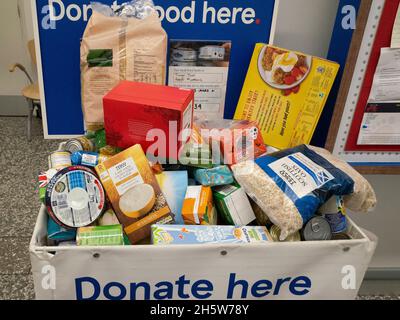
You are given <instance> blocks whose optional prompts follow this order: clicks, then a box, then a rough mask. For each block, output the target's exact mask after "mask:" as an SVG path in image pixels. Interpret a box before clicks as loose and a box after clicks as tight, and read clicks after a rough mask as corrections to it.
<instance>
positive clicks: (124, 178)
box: [96, 145, 174, 243]
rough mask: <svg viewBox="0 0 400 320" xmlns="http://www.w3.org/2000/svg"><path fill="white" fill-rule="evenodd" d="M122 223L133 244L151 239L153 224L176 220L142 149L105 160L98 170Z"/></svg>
mask: <svg viewBox="0 0 400 320" xmlns="http://www.w3.org/2000/svg"><path fill="white" fill-rule="evenodd" d="M96 171H97V173H98V175H99V177H100V179H101V182H102V184H103V186H104V189H105V190H106V192H107V196H108V199H109V200H110V202H111V204H112V206H113V209H114V211H115V214H116V215H117V218H118V220H119V222H120V223H121V224H122V225H123V226H124V231H125V233H126V235H127V236H128V238H129V240H130V242H131V243H137V242H139V241H140V240H143V239H145V238H147V237H148V236H150V227H151V225H152V224H155V223H159V224H168V223H173V222H174V218H173V214H172V213H171V210H170V208H169V206H168V204H167V200H166V199H165V196H164V195H163V193H162V192H161V189H160V186H159V184H158V182H157V179H156V177H155V175H154V173H153V171H152V170H151V167H150V165H149V161H148V159H147V158H146V155H145V154H144V152H143V149H142V147H141V146H140V145H135V146H133V147H131V148H129V149H126V150H125V151H122V152H121V153H118V154H117V155H115V156H113V157H111V158H110V159H107V160H105V161H104V162H103V163H100V164H99V165H98V166H97V167H96Z"/></svg>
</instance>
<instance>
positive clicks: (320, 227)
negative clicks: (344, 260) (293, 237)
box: [303, 217, 332, 241]
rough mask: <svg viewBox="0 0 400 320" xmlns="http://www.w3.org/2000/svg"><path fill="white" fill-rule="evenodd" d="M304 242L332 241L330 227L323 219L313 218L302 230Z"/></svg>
mask: <svg viewBox="0 0 400 320" xmlns="http://www.w3.org/2000/svg"><path fill="white" fill-rule="evenodd" d="M303 239H304V240H305V241H324V240H331V239H332V232H331V226H330V225H329V223H328V221H327V220H326V219H325V218H323V217H314V218H312V219H311V220H310V221H308V222H307V224H306V225H305V227H304V228H303Z"/></svg>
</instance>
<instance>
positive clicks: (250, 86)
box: [235, 43, 339, 149]
mask: <svg viewBox="0 0 400 320" xmlns="http://www.w3.org/2000/svg"><path fill="white" fill-rule="evenodd" d="M338 70H339V65H338V64H337V63H334V62H331V61H327V60H324V59H320V58H316V57H312V56H309V55H306V54H303V53H299V52H294V51H289V50H285V49H281V48H277V47H273V46H270V45H265V44H262V43H258V44H257V45H256V47H255V50H254V53H253V58H252V60H251V63H250V67H249V70H248V73H247V77H246V81H245V83H244V86H243V90H242V93H241V97H240V100H239V103H238V106H237V109H236V113H235V119H244V120H254V121H257V122H258V125H259V127H260V130H261V132H262V134H263V138H264V142H265V143H266V144H267V145H270V146H272V147H275V148H278V149H286V148H290V147H294V146H297V145H300V144H308V143H310V141H311V138H312V136H313V133H314V130H315V128H316V126H317V123H318V120H319V118H320V116H321V113H322V110H323V108H324V106H325V103H326V100H327V98H328V96H329V92H330V90H331V88H332V85H333V83H334V81H335V78H336V75H337V72H338Z"/></svg>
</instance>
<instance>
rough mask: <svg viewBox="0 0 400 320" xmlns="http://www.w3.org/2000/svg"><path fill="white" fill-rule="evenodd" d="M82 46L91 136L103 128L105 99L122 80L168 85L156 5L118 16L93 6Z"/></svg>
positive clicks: (135, 4) (141, 1) (144, 3)
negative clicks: (94, 131) (166, 83)
mask: <svg viewBox="0 0 400 320" xmlns="http://www.w3.org/2000/svg"><path fill="white" fill-rule="evenodd" d="M92 8H93V14H92V16H91V18H90V19H89V22H88V24H87V26H86V29H85V32H84V34H83V38H82V42H81V82H82V108H83V114H84V118H85V124H86V129H87V130H97V129H99V128H102V127H103V123H104V116H103V102H102V99H103V96H104V95H105V94H106V93H107V92H108V91H110V90H111V89H112V88H113V87H114V86H116V85H117V84H118V83H119V81H121V80H131V81H137V82H147V83H156V84H165V78H166V76H165V69H166V55H167V34H166V32H165V31H164V29H163V28H162V26H161V22H160V19H159V17H158V15H157V12H156V10H155V9H154V5H153V3H152V1H149V0H135V1H131V2H128V3H125V4H123V5H122V6H121V7H120V8H119V9H118V10H116V11H114V10H112V9H111V8H110V7H109V6H106V5H103V4H100V3H92Z"/></svg>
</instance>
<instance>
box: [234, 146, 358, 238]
mask: <svg viewBox="0 0 400 320" xmlns="http://www.w3.org/2000/svg"><path fill="white" fill-rule="evenodd" d="M232 170H233V173H234V176H235V178H236V180H237V182H238V183H239V184H240V185H241V186H242V187H243V188H244V189H245V191H246V193H247V194H248V195H249V196H250V197H251V198H252V199H253V200H254V201H255V202H256V203H257V204H258V205H259V206H260V208H261V209H262V210H263V211H264V212H265V213H266V214H267V215H268V217H269V219H270V220H271V222H272V223H273V224H275V225H277V226H278V227H279V228H280V229H281V230H282V233H281V240H284V239H285V238H286V237H287V236H289V235H290V234H292V233H295V232H297V231H299V230H300V229H301V228H302V227H303V224H305V223H307V222H308V221H309V220H310V219H311V218H312V217H313V216H314V215H315V214H316V213H317V210H318V209H319V207H320V206H321V205H322V204H324V203H325V202H326V201H327V200H328V199H329V198H330V197H331V196H332V195H348V194H351V193H352V192H353V191H354V181H353V179H352V178H351V177H350V176H348V175H347V174H346V173H345V172H343V171H342V170H340V169H339V168H337V167H336V166H335V165H333V164H332V163H330V162H329V161H327V160H326V159H325V158H324V157H322V156H320V155H319V154H317V153H316V152H314V151H313V150H311V149H310V148H308V147H307V146H305V145H302V146H298V147H295V148H292V149H287V150H284V151H280V152H277V153H273V154H270V155H267V156H264V157H261V158H258V159H256V160H255V161H245V162H240V163H238V164H236V165H234V166H233V167H232Z"/></svg>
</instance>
